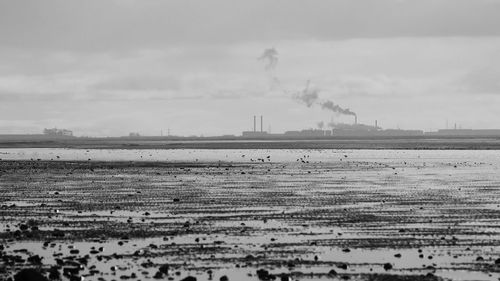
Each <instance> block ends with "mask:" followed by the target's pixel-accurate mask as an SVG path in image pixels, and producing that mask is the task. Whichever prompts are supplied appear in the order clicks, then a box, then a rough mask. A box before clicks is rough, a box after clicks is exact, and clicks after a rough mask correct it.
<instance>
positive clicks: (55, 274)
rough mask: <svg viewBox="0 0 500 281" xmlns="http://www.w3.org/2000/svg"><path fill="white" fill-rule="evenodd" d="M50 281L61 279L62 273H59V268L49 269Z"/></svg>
mask: <svg viewBox="0 0 500 281" xmlns="http://www.w3.org/2000/svg"><path fill="white" fill-rule="evenodd" d="M49 279H50V280H60V279H61V273H60V272H59V268H58V267H57V266H53V267H51V268H50V269H49Z"/></svg>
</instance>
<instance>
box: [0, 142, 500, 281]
mask: <svg viewBox="0 0 500 281" xmlns="http://www.w3.org/2000/svg"><path fill="white" fill-rule="evenodd" d="M273 153H276V152H273V151H268V152H266V153H261V156H260V157H254V158H249V156H248V155H244V154H243V153H242V155H241V156H238V157H240V159H239V160H238V161H234V159H231V160H225V159H224V157H221V160H220V161H203V160H200V161H97V160H92V159H91V160H90V161H70V160H59V161H51V160H47V159H40V160H39V161H37V160H36V159H35V160H33V161H31V160H5V159H4V160H2V161H0V199H1V204H0V217H1V222H0V244H1V246H0V257H1V261H0V278H1V279H9V278H11V279H12V280H13V279H14V277H15V276H16V277H17V278H18V280H22V279H19V278H22V274H21V272H22V273H23V274H25V276H27V275H26V274H30V273H32V274H35V275H36V274H38V275H37V276H38V277H40V278H42V277H43V278H53V279H57V278H61V279H62V280H125V279H130V280H150V279H151V280H155V279H165V280H195V279H192V278H196V280H275V279H276V280H335V279H336V280H339V279H344V280H347V279H351V280H440V279H452V280H498V279H499V278H500V173H499V171H500V155H498V153H496V152H494V151H491V152H490V153H489V154H485V153H486V152H484V153H483V154H482V156H477V157H475V156H474V154H473V153H472V154H471V153H468V154H465V155H466V157H464V155H463V154H460V153H461V152H460V151H458V152H457V154H454V153H453V152H450V153H448V154H446V157H431V156H432V154H429V153H427V154H425V155H417V152H415V151H408V152H407V153H403V154H398V156H397V157H388V158H383V157H381V156H380V155H378V156H376V157H374V156H373V155H372V156H369V157H368V156H367V157H364V158H363V157H352V155H351V154H349V153H345V154H344V153H336V154H332V155H331V156H329V157H326V158H325V157H323V158H318V157H317V155H323V154H324V153H329V152H323V151H319V152H318V151H316V152H311V153H309V152H307V151H305V150H301V151H288V152H286V153H287V154H288V155H293V156H294V157H293V161H292V160H290V159H288V160H286V159H285V160H283V159H278V160H276V159H275V158H276V157H274V154H273ZM495 153H496V154H495ZM358 155H359V153H358ZM485 155H486V156H485ZM483 156H485V157H483ZM138 159H140V158H139V157H138ZM30 270H33V271H34V272H30ZM224 276H225V277H224ZM189 277H192V278H191V279H189ZM224 278H227V279H224ZM40 280H43V279H40Z"/></svg>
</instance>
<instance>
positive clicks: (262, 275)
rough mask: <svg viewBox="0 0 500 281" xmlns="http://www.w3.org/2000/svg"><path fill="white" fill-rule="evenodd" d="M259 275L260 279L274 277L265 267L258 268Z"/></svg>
mask: <svg viewBox="0 0 500 281" xmlns="http://www.w3.org/2000/svg"><path fill="white" fill-rule="evenodd" d="M257 277H259V279H260V280H271V279H274V278H272V277H274V276H272V275H270V274H269V271H267V270H265V269H259V270H257Z"/></svg>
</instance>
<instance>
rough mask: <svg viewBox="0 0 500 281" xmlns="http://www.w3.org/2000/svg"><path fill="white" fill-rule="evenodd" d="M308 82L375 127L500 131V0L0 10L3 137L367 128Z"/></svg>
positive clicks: (187, 2) (80, 4)
mask: <svg viewBox="0 0 500 281" xmlns="http://www.w3.org/2000/svg"><path fill="white" fill-rule="evenodd" d="M269 48H274V49H275V50H276V56H275V58H276V59H277V61H276V63H275V65H274V66H272V67H267V66H268V61H267V60H266V58H264V59H259V57H261V55H262V54H263V53H264V51H265V50H266V49H269ZM308 81H309V88H308V90H307V91H306V93H309V92H314V93H315V94H316V95H317V97H318V100H321V101H323V102H324V101H332V102H333V103H334V104H336V105H339V106H340V107H341V108H343V109H348V110H349V111H351V112H355V113H356V115H357V117H358V122H360V123H365V124H369V125H372V124H374V122H375V120H378V124H379V126H381V127H383V128H400V129H422V130H425V131H430V130H437V129H440V128H446V126H448V127H449V128H452V127H454V126H455V124H456V125H457V127H459V128H483V129H492V128H500V0H377V1H373V0H331V1H319V0H308V1H302V0H271V1H269V0H266V1H264V0H252V1H242V0H211V1H205V0H196V1H195V0H182V1H181V0H179V1H174V0H172V1H160V0H140V1H139V0H86V1H76V0H44V1H39V0H31V1H29V0H16V1H8V0H0V134H15V133H41V132H42V130H43V129H44V128H52V127H57V128H66V129H70V130H73V132H74V134H75V135H77V136H96V137H97V136H123V135H128V134H129V133H130V132H138V133H140V134H141V135H160V134H162V133H163V134H164V135H166V134H167V132H170V134H172V135H186V136H188V135H197V136H200V135H203V136H213V135H223V134H236V135H239V134H241V131H244V130H251V129H252V126H253V116H254V115H257V116H258V117H259V116H260V115H263V116H264V130H267V131H271V132H272V133H279V132H284V131H287V130H299V129H308V128H317V126H318V125H317V124H318V123H319V122H324V123H328V122H331V121H332V120H333V121H334V122H342V123H352V122H353V121H354V120H353V116H351V115H346V114H339V113H336V112H332V111H330V110H328V109H323V108H322V106H321V103H317V104H312V105H311V106H307V104H306V103H304V102H303V101H301V100H300V99H298V98H297V96H298V95H300V94H301V93H304V89H305V88H306V85H307V83H308ZM447 124H448V125H447ZM258 129H260V128H258Z"/></svg>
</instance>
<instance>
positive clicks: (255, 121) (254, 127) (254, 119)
mask: <svg viewBox="0 0 500 281" xmlns="http://www.w3.org/2000/svg"><path fill="white" fill-rule="evenodd" d="M256 118H257V116H255V115H254V116H253V131H254V132H255V131H256V128H257V120H256Z"/></svg>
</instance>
